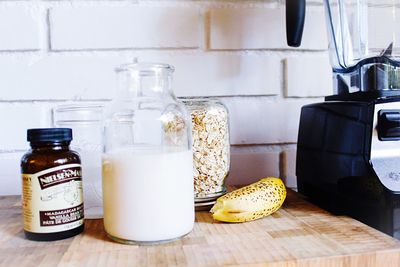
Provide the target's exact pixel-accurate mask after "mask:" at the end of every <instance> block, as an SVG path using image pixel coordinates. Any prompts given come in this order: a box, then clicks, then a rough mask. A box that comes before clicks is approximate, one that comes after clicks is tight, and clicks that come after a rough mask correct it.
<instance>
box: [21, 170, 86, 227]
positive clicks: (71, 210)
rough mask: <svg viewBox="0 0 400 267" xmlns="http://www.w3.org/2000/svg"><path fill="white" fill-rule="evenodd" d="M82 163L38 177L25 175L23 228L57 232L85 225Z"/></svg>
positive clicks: (46, 171) (39, 174) (41, 174)
mask: <svg viewBox="0 0 400 267" xmlns="http://www.w3.org/2000/svg"><path fill="white" fill-rule="evenodd" d="M81 173H82V171H81V165H80V164H67V165H62V166H58V167H54V168H50V169H46V170H43V171H40V172H37V173H35V174H22V207H23V217H24V229H25V230H26V231H29V232H33V233H56V232H63V231H67V230H70V229H73V228H77V227H79V226H81V225H82V224H83V194H82V175H81Z"/></svg>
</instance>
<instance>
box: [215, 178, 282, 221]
mask: <svg viewBox="0 0 400 267" xmlns="http://www.w3.org/2000/svg"><path fill="white" fill-rule="evenodd" d="M285 198H286V188H285V185H284V184H283V182H282V180H281V179H279V178H274V177H268V178H263V179H261V180H260V181H258V182H255V183H253V184H251V185H248V186H245V187H243V188H240V189H237V190H235V191H232V192H230V193H228V194H226V195H224V196H222V197H220V198H218V199H217V203H215V204H214V206H213V207H212V209H211V211H210V212H211V213H213V218H214V219H215V220H218V221H223V222H247V221H252V220H256V219H259V218H262V217H264V216H268V215H270V214H272V213H274V212H275V211H277V210H278V209H279V208H280V207H281V206H282V204H283V202H284V201H285Z"/></svg>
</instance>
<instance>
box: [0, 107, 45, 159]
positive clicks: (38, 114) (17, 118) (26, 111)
mask: <svg viewBox="0 0 400 267" xmlns="http://www.w3.org/2000/svg"><path fill="white" fill-rule="evenodd" d="M50 110H51V109H50V107H49V106H48V105H45V104H43V103H35V104H31V103H13V104H11V103H1V104H0V123H1V126H2V130H1V131H0V151H1V150H3V151H4V150H15V149H27V148H28V147H29V144H28V143H27V141H26V130H27V129H28V128H41V127H49V126H51V112H50Z"/></svg>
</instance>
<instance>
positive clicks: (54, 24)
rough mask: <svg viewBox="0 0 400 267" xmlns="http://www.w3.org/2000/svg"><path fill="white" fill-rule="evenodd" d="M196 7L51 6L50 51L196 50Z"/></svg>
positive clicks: (197, 20) (198, 34)
mask: <svg viewBox="0 0 400 267" xmlns="http://www.w3.org/2000/svg"><path fill="white" fill-rule="evenodd" d="M199 20H200V14H199V11H198V9H197V8H196V7H163V8H157V7H138V6H136V7H132V6H126V7H105V6H95V7H64V6H63V7H55V8H52V9H51V10H50V23H51V47H52V49H54V50H73V49H107V48H137V47H139V48H144V47H158V48H160V47H180V48H181V47H198V46H199V43H200V41H199V40H200V39H199V38H200V22H199Z"/></svg>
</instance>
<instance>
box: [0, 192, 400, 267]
mask: <svg viewBox="0 0 400 267" xmlns="http://www.w3.org/2000/svg"><path fill="white" fill-rule="evenodd" d="M85 226H86V229H85V232H84V234H81V235H79V236H76V237H73V238H69V239H66V240H61V241H53V242H34V241H29V240H26V239H25V238H24V235H23V231H22V216H21V206H20V198H19V197H0V266H17V267H24V266H112V267H116V266H274V267H275V266H318V267H324V266H332V267H337V266H339V267H340V266H343V267H347V266H362V267H369V266H383V267H390V266H396V267H397V266H400V242H399V241H398V240H395V239H393V238H391V237H390V236H387V235H385V234H383V233H380V232H378V231H376V230H374V229H372V228H370V227H368V226H366V225H364V224H362V223H360V222H357V221H355V220H353V219H351V218H348V217H342V216H333V215H331V214H329V213H327V212H325V211H323V210H321V209H319V208H317V207H315V206H313V205H311V204H309V203H308V202H306V201H304V200H303V199H302V198H300V197H299V196H298V195H297V193H295V192H291V191H289V192H288V198H287V199H286V201H285V204H284V206H283V208H281V209H280V210H279V211H277V212H276V213H275V214H273V215H271V216H268V217H266V218H263V219H260V220H257V221H253V222H248V223H241V224H226V223H218V222H215V221H213V219H212V217H211V215H210V214H209V213H208V212H197V213H196V224H195V228H194V230H193V231H192V232H191V233H190V234H189V235H187V236H186V237H184V238H183V239H181V240H178V241H175V242H172V243H168V244H164V245H156V246H135V245H122V244H118V243H114V242H112V241H110V240H109V239H108V238H107V237H106V234H105V232H104V229H103V222H102V220H86V225H85Z"/></svg>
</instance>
